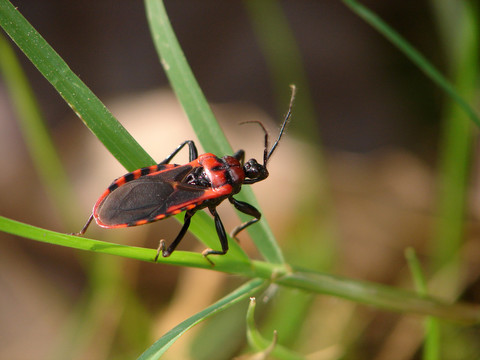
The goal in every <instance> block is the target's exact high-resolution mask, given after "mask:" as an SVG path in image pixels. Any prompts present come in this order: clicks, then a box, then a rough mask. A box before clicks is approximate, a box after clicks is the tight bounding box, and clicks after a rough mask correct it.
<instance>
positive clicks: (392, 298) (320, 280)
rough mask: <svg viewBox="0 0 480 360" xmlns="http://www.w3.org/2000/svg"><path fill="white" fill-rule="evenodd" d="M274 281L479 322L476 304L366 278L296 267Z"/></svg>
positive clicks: (392, 308)
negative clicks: (432, 296) (356, 278)
mask: <svg viewBox="0 0 480 360" xmlns="http://www.w3.org/2000/svg"><path fill="white" fill-rule="evenodd" d="M275 282H276V283H278V284H280V285H284V286H290V287H294V288H297V289H303V290H305V291H309V292H313V293H321V294H330V295H334V296H338V297H341V298H344V299H348V300H352V301H355V302H358V303H363V304H368V305H371V306H375V307H379V308H383V309H388V310H390V311H399V312H406V313H416V314H423V315H432V316H437V317H441V318H443V319H447V320H453V321H459V322H465V323H470V324H474V323H479V322H480V308H479V307H478V306H476V305H470V304H462V303H457V304H449V303H446V302H444V301H440V300H437V299H434V298H431V297H423V296H419V295H418V294H415V293H412V292H409V291H406V290H402V289H397V288H392V287H388V286H383V285H380V284H373V283H368V282H365V281H353V280H349V279H345V278H341V277H338V276H333V275H327V274H322V273H319V272H313V271H303V270H300V269H299V270H295V271H293V273H291V274H287V275H285V276H282V277H280V278H278V279H277V280H276V281H275Z"/></svg>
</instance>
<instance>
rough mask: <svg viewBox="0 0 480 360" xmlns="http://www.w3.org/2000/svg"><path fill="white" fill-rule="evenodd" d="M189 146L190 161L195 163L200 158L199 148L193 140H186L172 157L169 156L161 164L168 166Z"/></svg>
mask: <svg viewBox="0 0 480 360" xmlns="http://www.w3.org/2000/svg"><path fill="white" fill-rule="evenodd" d="M187 144H188V159H189V160H188V161H193V160H195V159H196V158H197V157H198V151H197V147H196V146H195V143H194V142H193V141H192V140H186V141H184V142H183V143H181V144H180V145H179V146H178V147H177V148H176V149H175V150H174V151H173V152H172V153H171V154H170V155H168V156H167V158H166V159H165V160H163V161H162V162H160V164H168V163H169V162H170V161H171V160H172V159H173V157H174V156H175V155H177V154H178V152H179V151H180V150H182V148H183V147H184V146H185V145H187Z"/></svg>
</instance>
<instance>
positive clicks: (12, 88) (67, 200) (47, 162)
mask: <svg viewBox="0 0 480 360" xmlns="http://www.w3.org/2000/svg"><path fill="white" fill-rule="evenodd" d="M0 73H1V75H2V78H3V79H4V81H5V84H6V86H7V90H8V94H9V95H10V98H11V100H12V103H13V105H14V109H15V112H16V114H17V118H18V123H19V126H20V129H21V132H22V135H23V137H24V139H25V144H26V145H27V147H28V151H29V154H30V156H31V158H32V160H33V164H34V166H35V170H36V171H37V173H38V174H39V176H40V179H41V183H42V184H43V187H44V188H45V189H46V191H47V193H48V195H49V197H50V198H51V199H52V200H53V202H54V203H55V204H56V205H57V206H58V209H59V210H60V211H58V214H59V216H60V217H62V219H63V222H64V223H65V224H69V223H70V224H71V223H72V219H73V218H74V213H76V211H75V209H72V206H71V203H72V199H71V196H70V188H69V186H68V184H69V180H68V178H67V175H66V173H65V171H64V169H63V166H62V164H61V161H60V158H59V156H58V154H57V151H56V149H55V147H54V145H53V142H52V139H51V137H50V135H49V133H48V131H47V128H46V126H45V121H44V119H43V118H42V115H41V113H40V110H39V107H38V104H37V102H36V101H35V96H34V94H33V91H32V88H31V87H30V85H29V83H28V80H27V78H26V76H25V74H24V72H23V70H22V68H21V66H20V64H19V62H18V58H17V56H16V55H15V52H14V51H13V49H12V46H11V45H10V44H9V42H8V41H7V39H6V38H5V37H4V36H3V34H0Z"/></svg>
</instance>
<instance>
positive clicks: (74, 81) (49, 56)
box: [0, 0, 154, 171]
mask: <svg viewBox="0 0 480 360" xmlns="http://www.w3.org/2000/svg"><path fill="white" fill-rule="evenodd" d="M0 26H1V27H2V28H3V29H4V30H5V32H6V33H7V34H8V35H9V36H10V38H12V40H13V41H14V42H15V43H16V44H17V45H18V47H19V48H20V49H21V50H22V51H23V53H24V54H25V55H26V56H27V57H28V58H29V59H30V61H31V62H32V63H33V65H35V66H36V67H37V69H38V70H39V71H40V72H41V73H42V75H43V76H44V77H45V78H46V79H47V80H48V82H50V83H51V84H52V85H53V86H54V87H55V89H56V90H57V91H58V93H59V94H60V95H61V96H62V97H63V98H64V99H65V101H66V102H67V103H68V105H69V106H70V107H71V108H72V109H73V111H75V113H76V114H77V115H78V117H80V118H81V119H82V121H83V122H84V123H85V125H87V127H88V128H89V129H90V130H91V131H92V132H93V133H94V134H95V136H97V137H98V139H99V140H100V141H101V142H102V143H103V144H104V145H105V147H106V148H107V149H108V150H109V151H110V152H111V153H112V155H113V156H115V158H117V159H118V161H119V162H120V163H121V164H122V165H123V166H125V168H126V169H127V170H129V171H132V170H135V169H137V168H139V167H141V166H147V165H152V164H154V161H153V159H152V158H151V157H150V156H149V155H148V154H147V153H146V152H145V151H144V150H143V149H142V148H141V146H140V145H139V144H138V143H137V142H136V140H135V139H134V138H133V137H132V136H131V135H130V134H129V133H128V132H127V131H126V130H125V128H124V127H123V126H122V125H121V124H120V123H119V122H118V121H117V120H116V119H115V118H114V117H113V115H112V114H111V113H110V112H109V111H108V109H107V108H106V107H105V106H104V105H103V104H102V102H101V101H100V100H99V99H98V98H97V97H96V96H95V94H94V93H93V92H92V91H90V89H89V88H88V87H87V86H86V85H85V84H84V83H83V82H82V81H81V80H80V79H79V78H78V76H76V75H75V74H74V73H73V72H72V70H71V69H70V68H69V67H68V65H67V64H66V63H65V62H64V61H63V59H62V58H61V57H60V56H59V55H58V54H57V53H56V52H55V50H53V49H52V47H51V46H50V45H49V44H48V43H47V42H46V41H45V39H44V38H43V37H42V36H40V34H39V33H38V32H37V31H36V30H35V29H34V28H33V27H32V26H31V25H30V24H29V23H28V21H27V20H26V19H25V18H24V17H23V16H22V15H21V14H20V12H19V11H18V10H17V9H16V8H15V7H14V6H13V5H12V4H11V3H10V2H9V1H8V0H0Z"/></svg>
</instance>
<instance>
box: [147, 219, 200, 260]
mask: <svg viewBox="0 0 480 360" xmlns="http://www.w3.org/2000/svg"><path fill="white" fill-rule="evenodd" d="M194 214H195V211H192V210H189V211H187V212H186V213H185V219H184V221H183V226H182V229H181V230H180V232H179V233H178V235H177V237H176V238H175V240H173V242H172V243H171V244H170V246H169V247H168V248H167V249H165V241H164V240H160V246H159V247H158V249H157V255H156V256H155V259H154V261H155V262H157V260H158V257H159V256H160V253H162V256H163V257H168V256H170V255H171V254H172V253H173V252H174V251H175V248H176V247H177V246H178V244H179V243H180V241H182V239H183V237H184V236H185V234H186V232H187V230H188V227H189V226H190V220H191V218H192V216H193V215H194Z"/></svg>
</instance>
